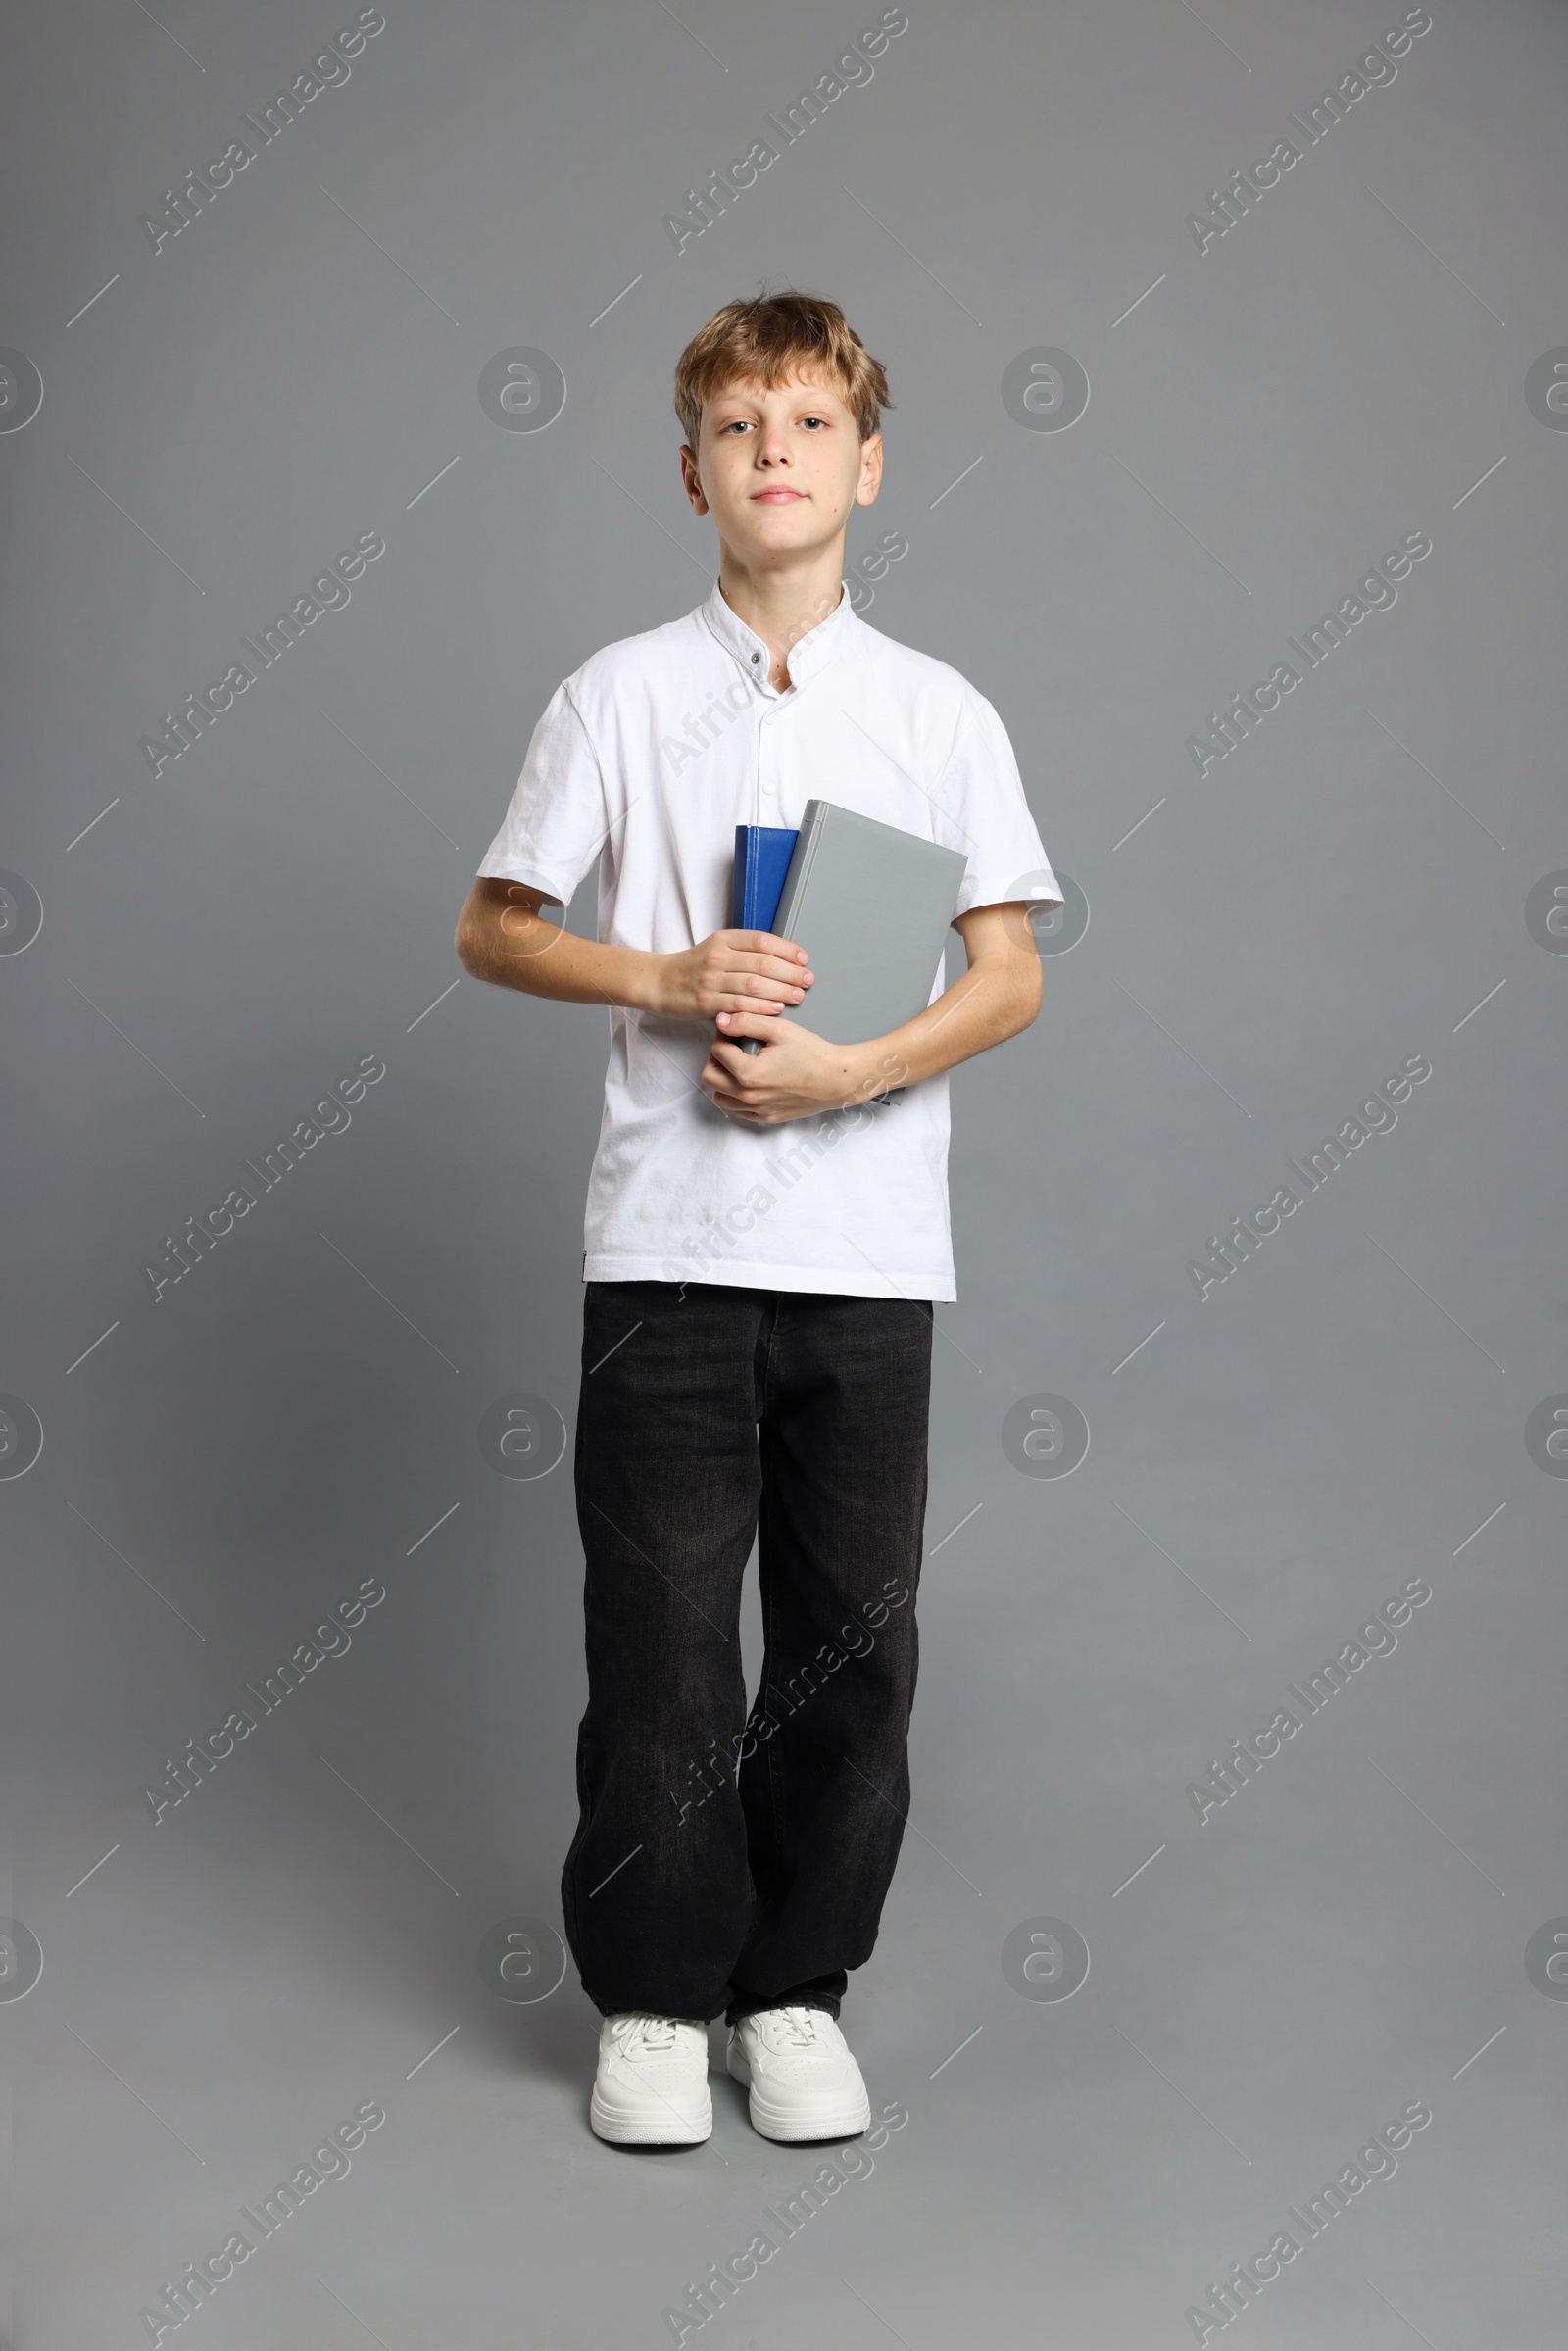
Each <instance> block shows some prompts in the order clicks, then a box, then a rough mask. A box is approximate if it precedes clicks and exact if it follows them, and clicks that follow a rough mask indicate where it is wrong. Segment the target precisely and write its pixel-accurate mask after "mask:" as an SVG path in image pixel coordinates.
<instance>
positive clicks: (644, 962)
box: [453, 874, 812, 1020]
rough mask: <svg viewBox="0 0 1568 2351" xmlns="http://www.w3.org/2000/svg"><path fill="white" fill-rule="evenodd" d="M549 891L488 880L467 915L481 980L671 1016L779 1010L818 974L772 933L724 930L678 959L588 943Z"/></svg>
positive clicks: (461, 945) (465, 944)
mask: <svg viewBox="0 0 1568 2351" xmlns="http://www.w3.org/2000/svg"><path fill="white" fill-rule="evenodd" d="M560 903H561V902H560V901H559V899H549V898H547V896H546V894H545V892H544V891H542V890H535V889H532V888H530V887H529V886H528V885H526V884H525V883H522V882H509V881H505V880H502V879H500V878H498V877H497V876H495V875H493V874H481V875H480V876H479V877H478V879H477V880H476V881H475V882H474V884H473V887H472V889H471V890H470V891H469V892H468V895H467V899H466V902H465V904H464V908H463V911H462V913H461V914H460V915H459V917H458V928H457V933H456V936H455V938H454V941H453V945H454V946H455V948H456V949H457V955H458V961H459V962H460V963H461V964H462V965H463V968H464V970H465V971H466V972H469V973H471V975H472V976H473V978H474V979H476V980H490V981H493V982H494V983H495V985H496V986H497V987H501V988H518V989H520V990H522V992H523V993H524V994H525V995H528V996H550V997H555V998H557V999H558V1000H564V1001H565V1002H566V1003H568V1004H624V1005H627V1006H628V1007H629V1008H630V1009H632V1010H634V1011H638V1012H652V1013H656V1014H658V1015H660V1016H661V1017H662V1018H663V1019H666V1020H712V1019H714V1018H715V1017H716V1015H717V1014H718V1013H720V1012H728V1013H732V1014H743V1013H744V1014H752V1013H763V1014H768V1013H777V1012H778V1011H779V1010H780V1009H781V1007H782V1005H783V1004H800V1003H802V1002H803V1001H804V998H805V993H806V990H807V989H809V987H810V985H811V979H812V974H811V972H810V969H809V966H808V965H807V957H806V950H805V949H804V948H800V947H796V946H794V945H793V944H792V943H791V942H790V941H789V940H788V939H776V938H774V937H773V935H772V934H771V932H768V931H714V932H713V934H712V936H711V938H708V939H700V940H699V941H698V942H697V944H696V945H695V946H694V947H689V948H686V949H685V950H684V951H683V952H681V953H680V954H677V955H650V954H645V953H644V952H643V950H642V949H640V948H635V947H613V946H611V945H608V944H606V943H604V942H602V941H600V940H597V939H579V938H578V937H577V935H576V933H575V932H574V931H568V930H567V929H566V928H565V925H564V919H563V921H562V922H560V923H556V922H548V921H546V920H545V918H544V916H543V915H542V914H541V913H540V911H539V909H540V907H541V906H545V905H551V906H559V905H560Z"/></svg>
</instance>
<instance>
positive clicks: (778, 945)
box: [735, 931, 808, 963]
mask: <svg viewBox="0 0 1568 2351" xmlns="http://www.w3.org/2000/svg"><path fill="white" fill-rule="evenodd" d="M735 937H736V939H737V940H738V941H739V943H740V944H741V945H743V946H745V947H749V948H751V949H752V950H753V952H754V953H756V954H758V955H779V956H782V958H783V960H784V961H785V962H786V963H804V962H806V961H807V960H808V956H807V953H806V950H805V948H804V947H802V946H801V945H800V944H799V942H798V941H797V940H794V939H781V938H780V937H779V935H778V933H777V931H737V932H736V933H735Z"/></svg>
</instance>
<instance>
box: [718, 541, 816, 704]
mask: <svg viewBox="0 0 1568 2351" xmlns="http://www.w3.org/2000/svg"><path fill="white" fill-rule="evenodd" d="M718 588H719V594H720V595H721V596H722V597H723V599H724V602H725V603H726V604H727V605H728V606H729V608H730V611H731V612H734V613H736V614H737V615H738V616H739V618H741V619H742V620H744V621H745V623H746V625H747V627H748V628H752V629H755V630H756V631H757V634H758V635H759V636H760V638H761V640H762V642H763V644H764V645H765V646H766V647H767V650H768V653H769V654H770V656H771V657H772V658H771V661H770V662H769V669H768V674H769V678H770V681H771V683H772V686H773V689H774V691H775V692H776V693H779V694H782V693H784V692H785V691H786V690H787V689H788V687H789V683H790V674H789V657H790V652H791V649H792V648H793V647H794V646H796V645H798V644H799V643H800V641H801V639H802V638H803V637H804V636H805V635H806V634H807V633H808V631H809V630H810V629H813V628H816V627H817V626H819V625H820V623H821V622H822V621H824V620H826V619H827V618H828V616H829V614H830V613H831V612H834V611H835V610H836V609H837V606H838V604H839V600H840V598H841V597H842V596H843V593H844V537H843V534H842V532H841V533H840V535H839V539H838V542H837V544H836V545H835V546H833V547H830V548H826V549H824V550H822V551H821V552H820V553H819V554H817V555H814V556H813V557H811V558H810V560H809V562H807V563H802V564H801V565H799V567H792V568H791V569H789V570H787V571H775V570H766V571H759V570H757V569H756V568H755V567H752V566H748V565H747V564H746V563H743V562H742V561H741V560H740V559H739V558H738V557H737V556H735V554H734V553H733V552H732V551H731V550H730V549H729V548H728V547H724V548H722V549H721V556H720V563H719V570H718Z"/></svg>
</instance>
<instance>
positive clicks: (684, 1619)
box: [561, 1282, 933, 2023]
mask: <svg viewBox="0 0 1568 2351" xmlns="http://www.w3.org/2000/svg"><path fill="white" fill-rule="evenodd" d="M932 1311H933V1309H932V1306H931V1304H930V1302H929V1301H928V1300H925V1299H904V1298H835V1297H829V1296H825V1295H822V1294H820V1293H816V1292H810V1293H803V1292H799V1291H775V1290H741V1289H730V1288H726V1287H724V1286H722V1285H719V1284H716V1283H695V1282H688V1283H684V1284H681V1283H675V1282H589V1283H587V1284H586V1285H585V1298H584V1305H583V1348H582V1391H581V1398H580V1402H579V1407H578V1415H577V1445H576V1487H577V1520H578V1525H579V1526H580V1528H581V1530H582V1540H583V1548H584V1550H585V1552H586V1555H587V1578H586V1585H585V1591H584V1609H585V1616H586V1629H587V1649H588V1708H587V1712H586V1713H585V1714H584V1716H583V1718H582V1724H581V1728H580V1730H579V1732H578V1738H577V1794H578V1802H579V1806H580V1817H579V1822H578V1827H577V1833H576V1836H575V1837H573V1839H572V1843H571V1849H570V1851H569V1852H568V1853H567V1855H566V1862H565V1868H564V1872H563V1875H562V1887H561V1893H562V1906H563V1909H564V1916H565V1925H566V1935H567V1939H568V1941H569V1942H570V1945H571V1951H572V1956H573V1958H574V1959H575V1961H576V1963H577V1969H578V1973H579V1975H580V1976H581V1978H582V1984H583V1988H584V1990H585V1991H586V1992H587V1994H588V1996H589V1998H590V1999H591V2000H592V2001H593V2002H594V2005H595V2006H596V2007H597V2008H598V2009H599V2010H600V2011H601V2012H602V2013H603V2014H605V2015H611V2014H613V2013H614V2012H615V2011H617V2010H620V2009H628V2008H645V2009H651V2010H653V2011H655V2012H656V2013H657V2014H659V2015H662V2016H677V2017H691V2018H696V2019H701V2020H702V2021H703V2022H705V2023H706V2022H707V2021H709V2020H710V2019H711V2018H713V2017H715V2016H718V2015H724V2016H725V2017H726V2018H727V2019H728V2021H729V2022H730V2023H734V2021H735V2020H736V2018H737V2017H738V2016H742V2015H744V2014H746V2013H748V2012H749V2011H750V2010H753V2009H757V2008H769V2007H773V2006H777V2005H782V2004H783V2003H785V2002H786V2001H796V2002H802V2003H805V2004H807V2005H809V2006H814V2007H819V2008H825V2009H826V2010H827V2011H828V2013H829V2014H830V2015H832V2016H837V2015H838V2013H839V2002H840V2000H841V1999H842V1998H843V1996H844V1992H845V1988H846V1972H847V1970H849V1969H850V1968H853V1967H859V1966H861V1965H862V1964H863V1963H864V1961H865V1960H866V1959H868V1958H869V1957H870V1954H871V1949H872V1946H873V1944H874V1943H875V1941H876V1932H877V1925H878V1922H879V1920H880V1918H881V1914H882V1904H883V1900H884V1898H885V1896H886V1894H887V1889H888V1886H889V1884H890V1882H891V1880H892V1877H893V1871H894V1866H895V1864H896V1862H897V1860H898V1855H899V1846H900V1842H901V1840H902V1838H903V1835H904V1820H905V1815H906V1813H907V1810H908V1803H909V1778H908V1765H907V1752H906V1735H907V1727H908V1720H909V1708H910V1704H911V1702H912V1699H913V1696H914V1683H915V1671H916V1665H917V1662H918V1642H917V1636H916V1632H915V1621H914V1602H915V1590H916V1586H917V1583H918V1580H919V1571H920V1546H921V1536H922V1528H923V1523H924V1517H925V1501H926V1431H927V1419H928V1413H929V1401H930V1378H931V1334H932ZM754 1534H755V1535H756V1537H757V1540H758V1557H759V1565H760V1584H761V1606H762V1622H763V1627H764V1637H765V1646H764V1652H763V1658H762V1667H761V1677H760V1685H759V1690H758V1695H757V1701H756V1704H755V1705H754V1707H753V1708H752V1710H751V1713H750V1715H748V1712H747V1705H746V1687H745V1682H744V1678H743V1675H742V1670H741V1654H740V1629H739V1628H740V1597H741V1580H742V1575H743V1571H744V1569H745V1565H746V1561H747V1558H748V1556H749V1554H750V1551H751V1547H752V1541H753V1536H754Z"/></svg>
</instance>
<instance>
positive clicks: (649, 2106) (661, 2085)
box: [588, 2008, 713, 2147]
mask: <svg viewBox="0 0 1568 2351" xmlns="http://www.w3.org/2000/svg"><path fill="white" fill-rule="evenodd" d="M588 2119H589V2121H590V2122H591V2123H592V2125H593V2128H594V2131H595V2133H596V2135H597V2136H598V2137H600V2138H605V2139H609V2140H611V2141H612V2143H613V2145H615V2146H619V2147H653V2146H677V2147H689V2146H695V2145H696V2144H697V2142H698V2141H699V2140H700V2139H705V2138H711V2136H712V2132H713V2101H712V2099H711V2096H710V2094H709V2088H708V2027H707V2026H706V2025H700V2024H695V2023H693V2022H691V2021H690V2020H689V2019H687V2018H685V2017H674V2016H654V2015H652V2014H650V2013H649V2011H648V2010H646V2009H641V2008H637V2009H630V2010H627V2011H625V2012H624V2013H622V2014H620V2015H617V2016H608V2017H606V2019H605V2021H604V2023H603V2024H602V2025H601V2026H600V2028H599V2070H598V2073H597V2074H596V2075H595V2077H594V2094H593V2098H592V2101H591V2102H590V2105H589V2108H588Z"/></svg>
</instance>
